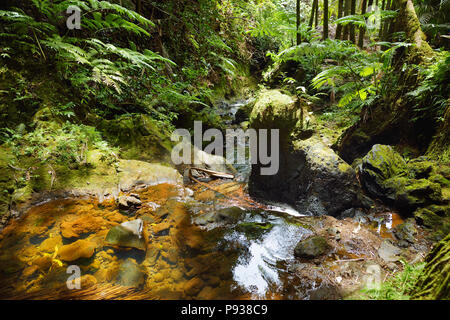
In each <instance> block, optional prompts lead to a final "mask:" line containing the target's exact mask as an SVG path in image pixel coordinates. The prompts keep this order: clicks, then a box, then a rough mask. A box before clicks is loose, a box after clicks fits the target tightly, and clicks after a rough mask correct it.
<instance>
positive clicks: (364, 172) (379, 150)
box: [358, 144, 407, 197]
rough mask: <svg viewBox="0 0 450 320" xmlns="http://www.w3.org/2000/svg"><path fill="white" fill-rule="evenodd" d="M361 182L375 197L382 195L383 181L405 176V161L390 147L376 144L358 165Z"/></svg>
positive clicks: (383, 191)
mask: <svg viewBox="0 0 450 320" xmlns="http://www.w3.org/2000/svg"><path fill="white" fill-rule="evenodd" d="M358 169H359V173H360V176H361V182H362V184H363V186H364V187H365V188H366V189H367V191H368V192H369V193H370V194H372V195H373V196H376V197H382V196H384V193H385V190H384V188H383V183H384V181H385V180H387V179H389V178H391V177H394V176H406V175H407V170H406V161H405V160H404V159H403V157H402V156H401V155H400V154H398V153H397V152H396V151H395V150H394V149H392V147H390V146H385V145H380V144H376V145H374V146H373V147H372V149H371V150H370V151H369V152H368V153H367V155H366V156H365V157H364V158H363V159H362V162H361V164H360V165H359V166H358Z"/></svg>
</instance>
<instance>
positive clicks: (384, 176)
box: [358, 144, 450, 213]
mask: <svg viewBox="0 0 450 320" xmlns="http://www.w3.org/2000/svg"><path fill="white" fill-rule="evenodd" d="M447 167H448V166H445V165H439V164H437V163H434V162H431V161H429V160H427V159H426V158H423V157H419V158H416V159H413V160H410V161H408V162H406V161H405V160H404V159H403V158H402V156H401V155H400V154H398V153H397V152H396V151H395V150H394V149H393V148H392V147H390V146H384V145H379V144H377V145H374V146H373V147H372V149H371V150H370V151H369V152H368V153H367V155H366V156H365V157H364V158H363V159H362V161H361V163H360V164H359V165H358V173H359V177H360V180H361V184H362V185H363V187H364V189H365V190H366V191H367V192H368V193H369V194H370V195H371V196H372V197H374V198H379V199H381V200H383V201H385V202H387V203H388V204H390V205H394V206H395V207H397V208H398V209H400V210H401V211H403V212H408V213H409V212H411V211H414V210H416V209H417V208H421V207H422V208H423V207H426V206H428V205H432V204H443V205H448V203H449V201H448V199H447V198H446V197H447V196H446V193H447V191H446V190H447V189H448V187H449V186H450V181H449V180H448V178H447V177H446V175H447Z"/></svg>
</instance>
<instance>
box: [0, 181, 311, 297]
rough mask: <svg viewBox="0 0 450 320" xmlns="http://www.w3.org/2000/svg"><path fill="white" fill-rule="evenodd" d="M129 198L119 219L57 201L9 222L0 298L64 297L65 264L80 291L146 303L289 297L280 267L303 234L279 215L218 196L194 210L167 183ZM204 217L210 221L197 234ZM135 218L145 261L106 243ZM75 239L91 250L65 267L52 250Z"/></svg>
mask: <svg viewBox="0 0 450 320" xmlns="http://www.w3.org/2000/svg"><path fill="white" fill-rule="evenodd" d="M136 193H138V194H139V195H140V197H141V200H142V207H141V208H140V209H139V210H138V211H137V212H135V213H134V214H129V213H127V212H121V211H119V210H118V209H117V206H116V204H115V201H114V200H113V199H105V200H104V201H103V202H102V203H99V202H98V200H97V199H94V198H86V199H62V200H54V201H50V202H46V203H43V204H41V205H38V206H36V207H33V208H32V209H30V210H29V211H28V212H27V213H26V214H24V215H23V216H22V218H21V219H20V220H18V221H14V222H12V224H11V225H9V226H8V227H7V228H5V230H4V231H3V233H2V238H3V239H2V240H1V241H0V252H1V255H0V286H1V287H2V288H4V289H3V290H2V293H1V295H2V297H4V298H14V297H20V296H21V295H23V294H25V293H32V292H36V297H37V298H39V292H44V291H45V290H53V289H55V290H56V289H59V288H65V287H66V280H67V278H68V276H69V274H67V272H66V271H67V267H68V266H69V265H78V266H79V267H80V268H81V274H82V278H81V279H82V281H81V284H82V288H83V289H84V288H86V287H91V286H95V285H97V286H99V285H102V284H108V285H114V286H116V285H117V286H130V285H131V286H132V287H135V288H136V290H137V291H142V292H143V293H144V292H145V295H144V297H145V298H157V299H241V298H245V299H248V298H253V299H260V298H281V299H282V298H284V295H283V292H285V291H292V290H290V288H286V287H287V286H289V285H290V284H289V283H290V282H289V281H286V278H287V277H292V276H293V275H292V274H289V273H288V272H287V267H285V266H286V265H289V261H291V260H292V259H293V248H294V246H295V244H296V243H297V241H298V240H300V239H301V238H302V237H305V236H307V235H308V234H310V233H311V232H310V231H309V230H308V229H305V228H304V227H302V226H300V225H298V224H295V223H294V222H292V221H289V216H288V214H286V213H283V212H276V211H264V210H261V209H251V210H249V209H243V208H239V207H238V206H234V204H233V203H231V202H229V199H227V198H225V197H218V199H215V200H214V201H210V202H207V201H206V202H200V201H195V200H194V199H192V198H190V197H188V196H187V194H186V192H185V189H184V188H183V187H181V186H174V185H169V184H161V185H156V186H151V187H148V188H146V189H143V190H139V191H136ZM224 209H225V210H229V215H228V216H225V218H223V216H224V211H223V210H224ZM272 209H276V208H275V207H273V208H272ZM221 210H222V211H221ZM279 211H283V209H282V208H280V210H279ZM208 212H209V213H210V214H211V213H213V214H212V215H211V216H212V217H213V218H212V220H214V222H213V223H208V224H206V225H202V226H200V225H196V219H197V218H198V217H201V216H202V215H204V214H205V213H208ZM220 212H221V214H222V217H221V218H218V215H217V213H220ZM285 216H286V217H285ZM137 217H139V218H141V219H142V220H143V221H144V235H145V236H146V238H147V239H148V243H147V248H146V251H145V252H144V251H142V250H137V249H127V248H120V247H112V246H108V245H107V244H106V243H105V237H106V234H107V233H108V231H109V229H110V228H111V227H112V226H114V225H117V224H119V223H121V222H124V221H129V220H133V219H135V218H137ZM69 236H70V237H69ZM77 240H86V241H88V242H89V243H91V244H93V245H94V246H95V251H94V253H93V254H92V256H91V257H89V258H80V259H77V260H75V261H64V260H63V259H62V258H61V255H60V252H61V251H60V250H61V248H62V247H63V246H64V245H69V244H71V243H74V242H75V241H77ZM291 289H292V288H291ZM299 296H301V294H300V293H299ZM290 298H292V297H290Z"/></svg>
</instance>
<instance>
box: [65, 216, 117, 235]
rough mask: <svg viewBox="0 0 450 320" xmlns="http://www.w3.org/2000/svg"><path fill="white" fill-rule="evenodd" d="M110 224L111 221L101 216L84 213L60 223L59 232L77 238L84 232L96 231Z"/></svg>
mask: <svg viewBox="0 0 450 320" xmlns="http://www.w3.org/2000/svg"><path fill="white" fill-rule="evenodd" d="M111 226H112V224H111V222H109V221H107V220H105V219H103V218H102V217H95V216H92V215H90V214H85V215H83V216H81V217H80V218H78V219H76V220H73V221H64V222H63V223H61V234H62V236H63V237H64V238H78V237H79V236H80V235H82V234H84V233H91V232H97V231H99V230H101V229H102V227H111Z"/></svg>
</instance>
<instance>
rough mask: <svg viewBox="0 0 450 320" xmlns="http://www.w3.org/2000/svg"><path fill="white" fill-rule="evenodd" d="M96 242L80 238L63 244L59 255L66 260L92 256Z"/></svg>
mask: <svg viewBox="0 0 450 320" xmlns="http://www.w3.org/2000/svg"><path fill="white" fill-rule="evenodd" d="M95 247H96V245H95V243H94V242H91V241H88V240H78V241H75V242H74V243H71V244H68V245H65V246H62V247H61V248H60V249H59V251H58V256H59V257H60V259H61V260H64V261H75V260H77V259H80V258H90V257H92V255H93V254H94V251H95Z"/></svg>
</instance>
